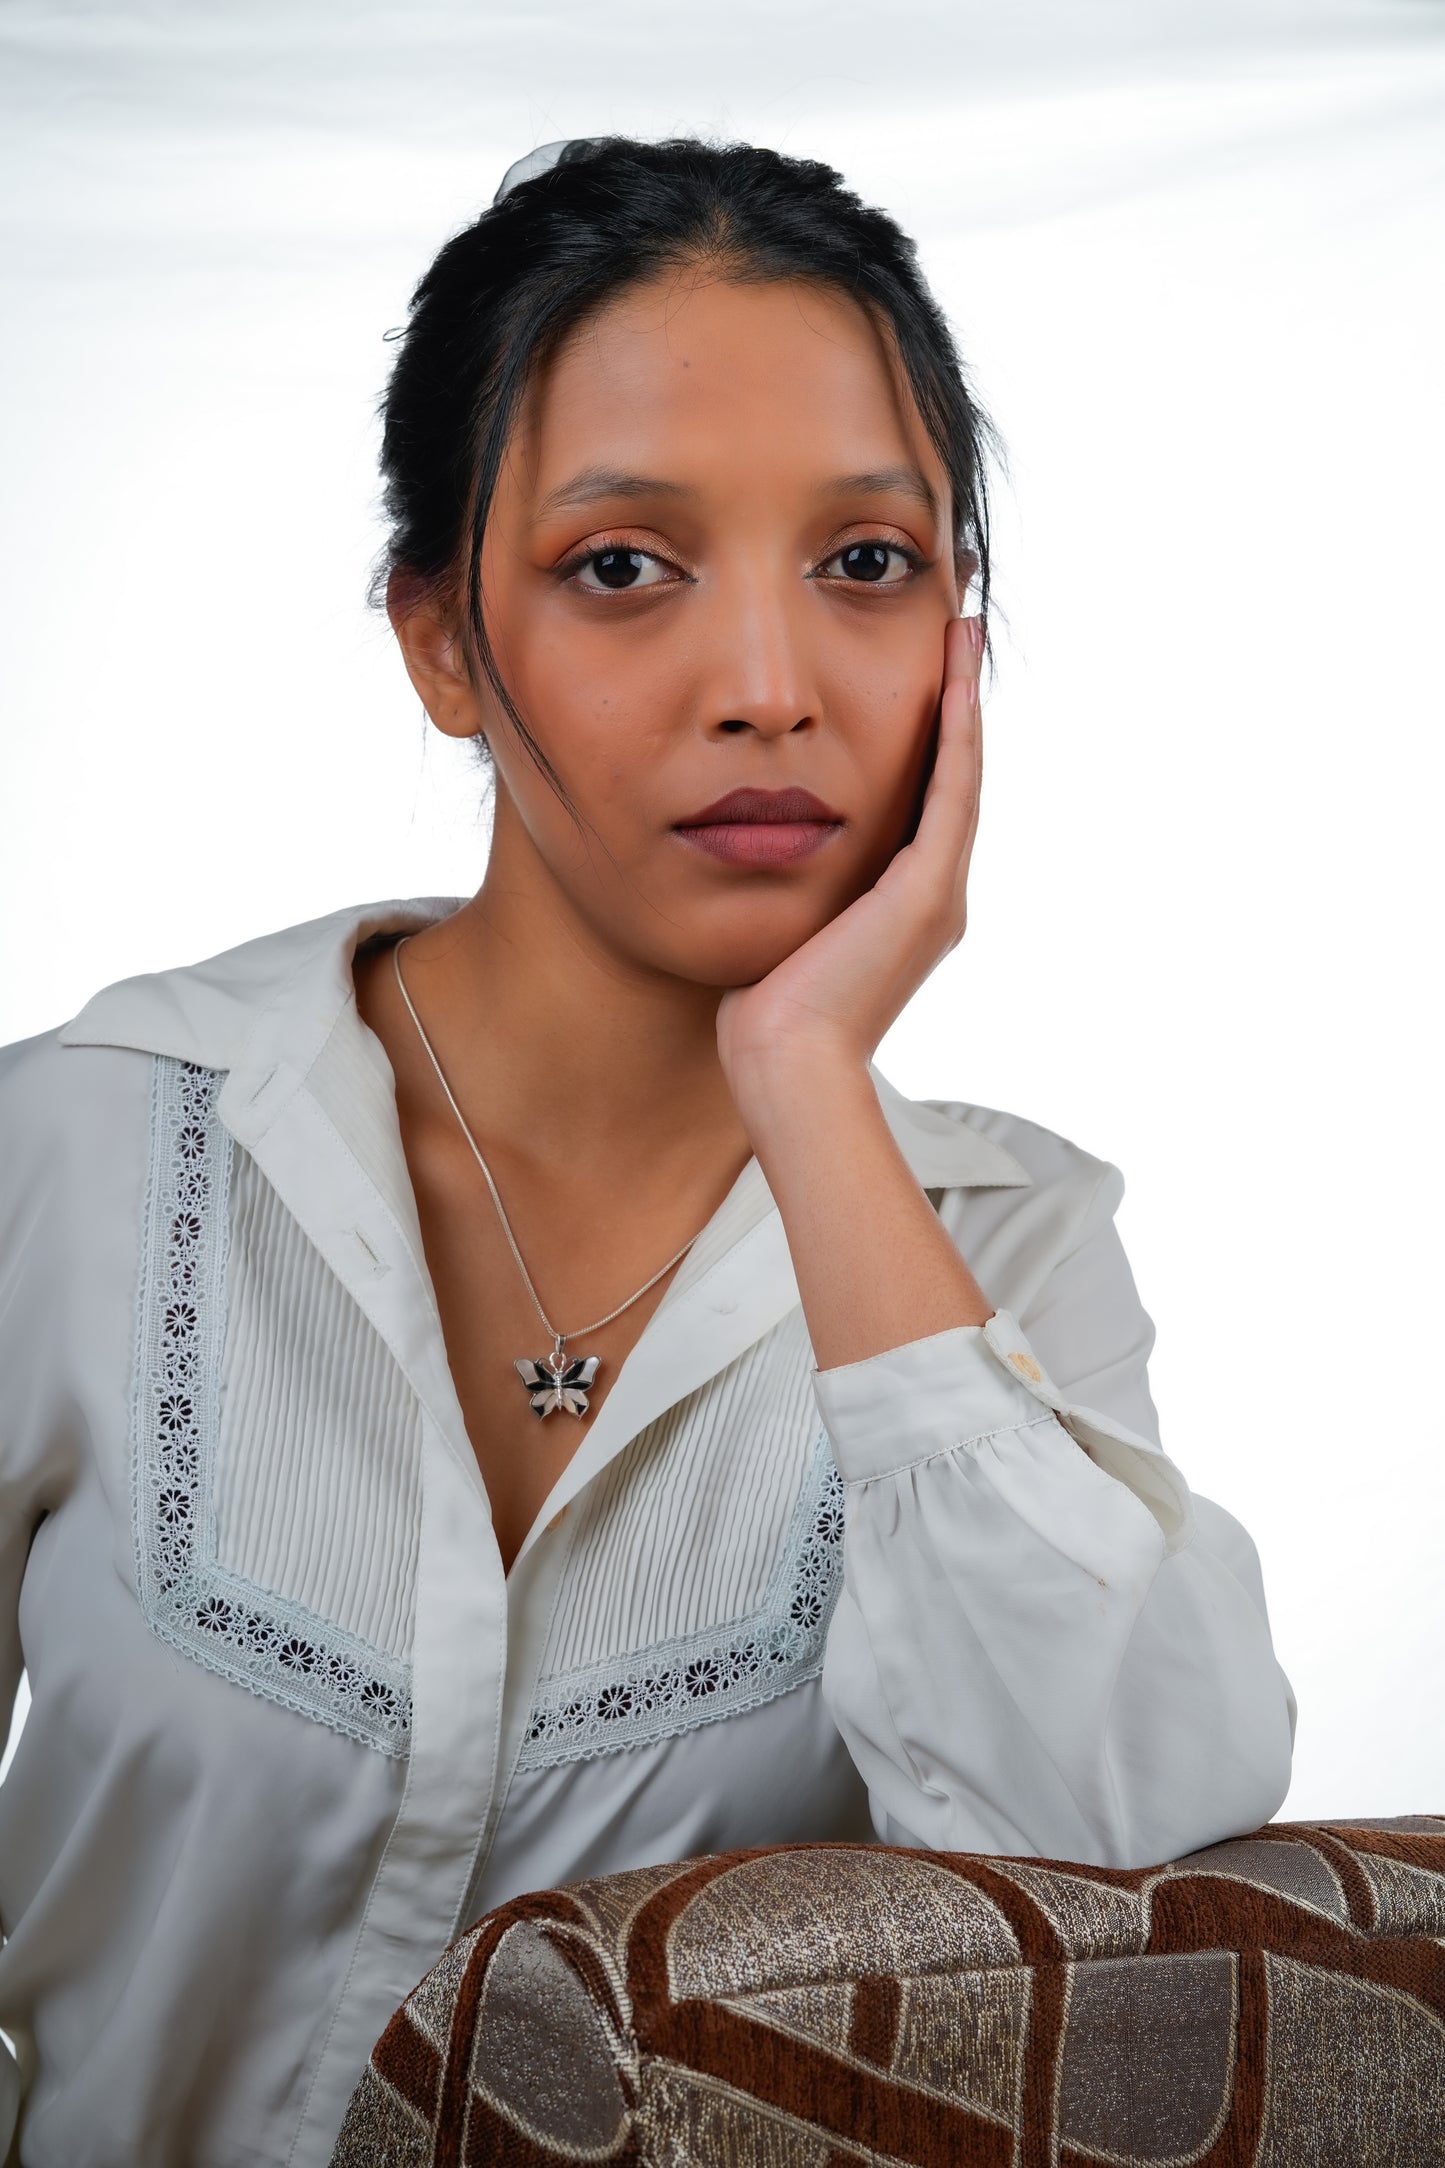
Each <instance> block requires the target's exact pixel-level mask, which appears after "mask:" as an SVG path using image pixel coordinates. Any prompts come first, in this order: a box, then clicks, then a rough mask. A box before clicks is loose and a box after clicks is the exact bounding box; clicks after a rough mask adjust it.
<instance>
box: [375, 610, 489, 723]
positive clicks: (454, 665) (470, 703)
mask: <svg viewBox="0 0 1445 2168" xmlns="http://www.w3.org/2000/svg"><path fill="white" fill-rule="evenodd" d="M386 614H387V616H388V617H389V618H390V620H391V629H392V631H393V632H394V633H395V634H396V638H397V645H398V646H399V647H400V649H401V653H402V660H403V662H404V663H405V664H406V673H407V676H408V677H409V678H410V679H411V682H412V684H413V685H414V686H415V687H416V691H417V695H418V697H419V698H420V700H421V703H422V706H423V707H424V708H425V709H426V711H427V714H428V715H429V716H430V717H431V719H432V721H433V722H434V723H435V725H436V727H437V729H438V730H441V731H444V732H445V733H446V735H447V736H448V737H451V738H474V737H476V736H477V735H478V733H479V731H480V729H481V719H480V716H479V713H478V708H477V698H476V693H475V690H474V688H473V685H472V681H471V675H470V672H469V671H468V669H467V664H466V656H465V653H464V652H463V648H462V642H461V640H460V638H459V637H458V635H457V632H456V630H455V628H454V626H453V623H452V619H451V614H450V612H449V611H447V610H446V609H445V608H444V607H443V606H442V605H441V603H440V600H439V598H438V597H437V596H436V595H435V593H434V591H432V590H431V589H429V588H428V587H427V586H426V584H425V583H424V582H422V581H421V580H420V579H419V578H418V577H417V575H416V574H415V573H411V572H405V571H401V570H397V571H395V572H393V573H392V574H391V576H390V578H389V579H388V581H387V584H386Z"/></svg>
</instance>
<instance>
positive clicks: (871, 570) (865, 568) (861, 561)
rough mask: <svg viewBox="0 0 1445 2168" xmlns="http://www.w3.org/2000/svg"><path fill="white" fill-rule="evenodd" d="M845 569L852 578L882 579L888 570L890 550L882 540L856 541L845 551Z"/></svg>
mask: <svg viewBox="0 0 1445 2168" xmlns="http://www.w3.org/2000/svg"><path fill="white" fill-rule="evenodd" d="M843 570H844V571H845V572H846V573H847V575H848V577H849V579H850V580H881V579H882V577H883V575H884V573H885V572H886V571H887V570H888V552H887V550H886V549H884V547H883V545H882V543H881V542H855V543H854V544H853V547H852V549H850V550H844V552H843Z"/></svg>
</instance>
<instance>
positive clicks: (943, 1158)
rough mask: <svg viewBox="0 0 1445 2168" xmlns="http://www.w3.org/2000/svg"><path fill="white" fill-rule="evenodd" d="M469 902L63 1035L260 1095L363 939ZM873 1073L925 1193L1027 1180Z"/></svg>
mask: <svg viewBox="0 0 1445 2168" xmlns="http://www.w3.org/2000/svg"><path fill="white" fill-rule="evenodd" d="M465 901H466V899H465V898H464V897H460V896H422V897H413V898H394V899H392V900H390V901H388V902H382V903H368V904H359V905H356V904H353V905H350V906H348V907H347V908H346V909H344V910H340V911H333V912H331V913H330V914H329V915H328V916H327V917H325V918H317V919H310V920H307V921H306V922H305V923H304V924H302V925H299V926H288V927H285V928H283V929H282V930H280V931H279V932H276V933H270V934H263V935H261V936H260V937H259V938H258V939H256V940H252V941H246V942H243V943H242V944H241V945H240V946H239V947H237V948H232V949H226V950H224V951H222V953H221V954H220V955H217V956H211V957H208V958H206V959H205V960H204V961H203V962H200V963H194V964H183V965H180V966H178V967H176V968H175V969H173V970H169V971H155V972H146V973H143V974H142V975H140V976H139V977H136V978H130V979H120V980H118V981H117V982H116V983H115V984H114V985H112V986H106V987H103V988H102V989H101V991H100V992H99V993H97V994H95V995H93V996H92V997H91V999H90V1000H89V1001H88V1002H86V1004H85V1006H84V1008H82V1009H81V1010H80V1012H79V1013H78V1014H77V1015H76V1016H74V1017H72V1019H71V1020H70V1022H69V1023H67V1024H64V1025H62V1026H61V1028H60V1032H59V1038H60V1042H61V1044H62V1045H64V1046H124V1047H134V1048H136V1049H138V1050H140V1051H143V1052H147V1053H155V1054H169V1055H172V1056H174V1057H176V1058H177V1059H179V1060H182V1061H190V1062H195V1063H197V1064H198V1065H199V1066H200V1067H202V1068H206V1069H218V1070H226V1071H229V1072H230V1077H231V1084H232V1086H233V1090H232V1092H231V1093H230V1094H229V1096H230V1098H231V1099H232V1101H233V1103H234V1102H235V1101H236V1100H237V1099H239V1098H241V1097H243V1096H250V1095H252V1094H254V1093H258V1092H259V1091H260V1090H261V1088H262V1086H263V1084H264V1082H265V1079H266V1077H267V1075H268V1073H270V1072H271V1071H272V1070H273V1069H275V1068H276V1067H277V1066H278V1065H280V1064H283V1063H284V1064H285V1066H286V1068H287V1070H288V1071H289V1072H290V1073H291V1074H292V1075H293V1076H297V1077H301V1078H305V1077H306V1076H307V1075H308V1073H309V1072H310V1071H311V1069H312V1067H313V1065H314V1064H315V1062H316V1060H317V1057H318V1055H319V1054H320V1052H321V1050H322V1048H323V1047H325V1046H326V1044H327V1042H328V1040H330V1039H331V1038H332V1034H333V1033H334V1032H335V1030H336V1028H337V1026H338V1024H339V1023H344V1021H345V1012H347V1011H348V1010H350V1009H354V1004H355V995H356V990H355V984H354V981H353V979H352V958H353V956H354V955H355V953H356V950H357V948H358V947H359V946H360V945H361V943H362V942H364V941H366V940H368V939H370V938H371V936H372V935H374V934H378V933H391V932H398V933H400V932H409V931H413V930H417V929H419V928H421V927H423V926H426V925H430V924H433V923H434V922H435V921H436V920H437V919H440V918H446V917H449V916H450V914H451V913H452V912H453V911H456V910H459V909H460V908H461V906H462V904H463V903H464V902H465ZM366 1036H368V1037H369V1035H366ZM872 1074H873V1081H874V1084H875V1086H876V1088H877V1091H878V1096H879V1100H880V1102H881V1104H882V1107H883V1112H884V1116H885V1118H886V1120H887V1122H888V1125H889V1127H890V1129H891V1130H892V1132H893V1135H894V1136H895V1138H896V1139H897V1141H898V1144H899V1147H900V1149H901V1150H902V1152H903V1154H904V1157H905V1158H906V1159H907V1161H908V1163H909V1165H910V1167H911V1168H912V1169H913V1172H914V1174H915V1175H916V1176H917V1178H918V1180H919V1182H920V1183H922V1185H923V1187H924V1188H925V1189H959V1188H975V1187H988V1188H998V1187H1009V1188H1012V1187H1018V1186H1021V1185H1026V1184H1028V1182H1029V1180H1030V1177H1029V1175H1028V1174H1027V1173H1026V1172H1025V1171H1024V1169H1023V1168H1022V1167H1021V1166H1020V1165H1019V1162H1018V1161H1017V1160H1016V1159H1015V1158H1014V1157H1013V1156H1012V1154H1011V1153H1009V1152H1007V1151H1005V1149H1004V1147H1003V1146H1002V1145H1001V1144H999V1143H997V1142H996V1141H995V1140H994V1138H992V1137H990V1136H988V1135H986V1134H985V1133H984V1131H983V1130H982V1129H980V1128H977V1127H975V1126H974V1125H973V1124H972V1123H970V1122H969V1121H968V1119H967V1118H966V1116H965V1115H962V1114H956V1113H948V1112H945V1111H944V1110H943V1109H942V1108H941V1107H940V1106H938V1105H936V1104H933V1103H931V1102H929V1101H927V1100H916V1099H909V1098H907V1097H906V1096H905V1095H904V1094H903V1093H902V1092H900V1091H898V1090H896V1089H895V1087H894V1086H893V1085H892V1084H890V1083H889V1082H888V1079H887V1078H886V1077H884V1076H883V1075H882V1074H881V1073H880V1072H879V1071H878V1070H877V1069H876V1068H875V1069H874V1070H873V1072H872ZM748 1216H749V1217H751V1214H749V1215H748Z"/></svg>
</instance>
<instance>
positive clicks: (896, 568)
mask: <svg viewBox="0 0 1445 2168" xmlns="http://www.w3.org/2000/svg"><path fill="white" fill-rule="evenodd" d="M834 567H836V568H837V570H836V571H835V570H834V569H833V568H834ZM823 569H824V571H825V572H828V573H830V574H831V576H832V577H833V578H835V579H839V578H841V579H845V580H852V581H854V582H855V583H866V584H867V585H868V586H870V587H897V586H900V585H901V584H902V582H903V581H904V580H906V579H908V578H909V576H910V574H911V573H912V571H913V566H912V564H911V563H910V561H909V559H908V557H907V555H906V554H905V552H904V551H903V550H901V549H899V547H898V546H897V544H896V543H893V542H850V543H849V544H848V547H847V548H846V549H841V550H839V551H838V552H837V554H836V555H835V556H833V557H830V558H829V559H828V562H827V564H826V565H825V566H824V567H823Z"/></svg>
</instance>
